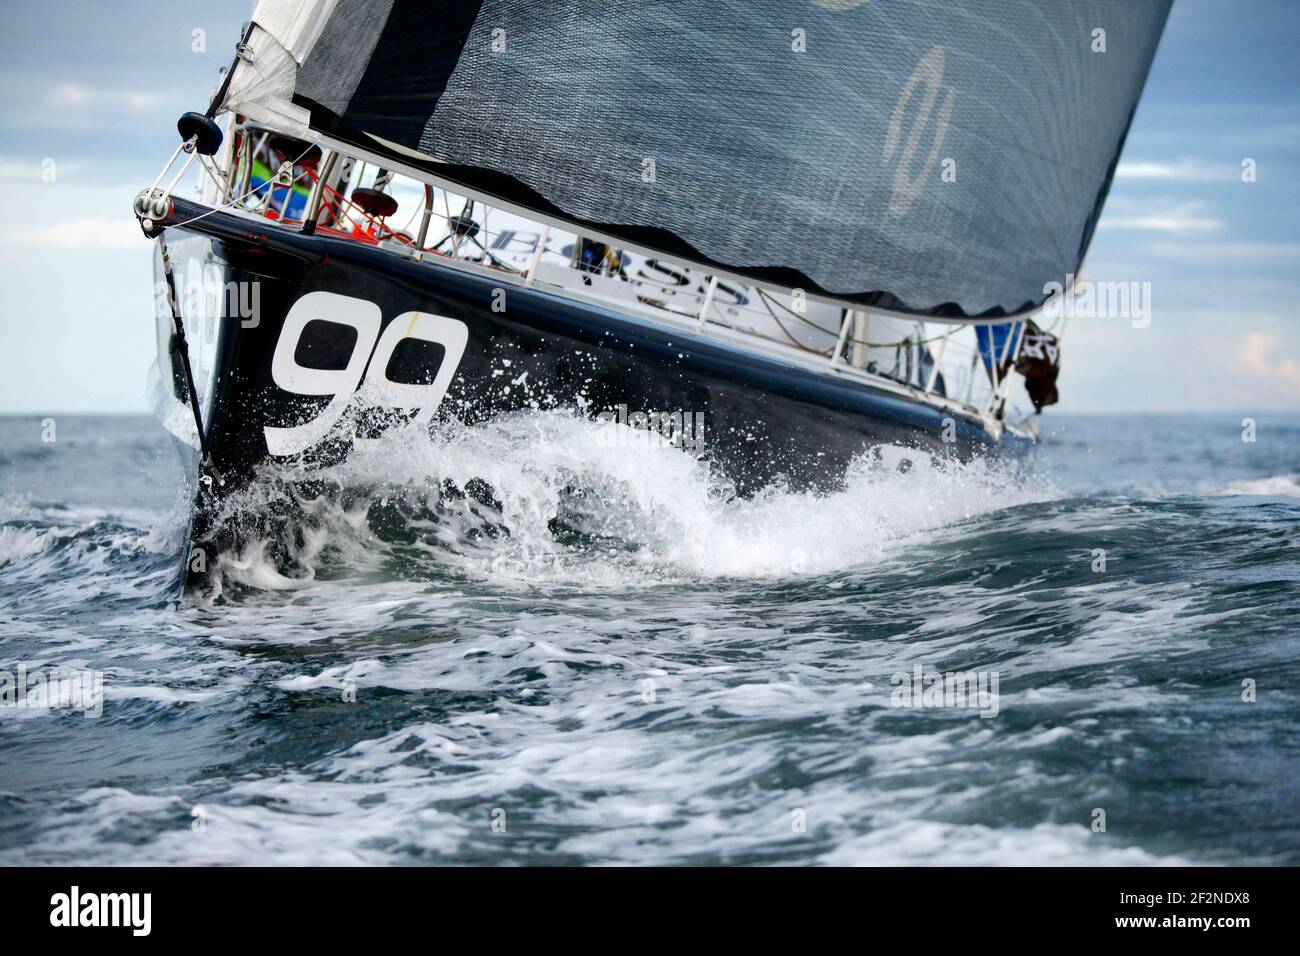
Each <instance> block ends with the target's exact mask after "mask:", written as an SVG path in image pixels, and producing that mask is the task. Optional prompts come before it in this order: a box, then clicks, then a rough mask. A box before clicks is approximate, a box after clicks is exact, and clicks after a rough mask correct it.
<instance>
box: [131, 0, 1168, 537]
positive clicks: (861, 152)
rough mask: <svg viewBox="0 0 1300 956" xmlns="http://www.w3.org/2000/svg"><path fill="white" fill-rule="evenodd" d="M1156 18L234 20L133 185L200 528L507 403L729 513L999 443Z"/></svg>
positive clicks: (669, 15)
mask: <svg viewBox="0 0 1300 956" xmlns="http://www.w3.org/2000/svg"><path fill="white" fill-rule="evenodd" d="M1169 5H1170V4H1169V0H1075V2H1072V3H1069V4H1064V3H1062V4H1047V5H1044V4H1042V3H1041V2H1039V0H981V2H979V3H969V4H962V3H952V2H950V0H871V2H869V3H868V2H861V0H856V2H855V0H809V2H804V3H793V4H792V3H789V2H784V0H782V2H776V0H709V2H708V3H704V2H698V0H678V2H667V0H604V2H602V3H599V4H595V3H585V2H582V0H550V2H537V0H531V2H522V0H479V2H472V0H456V2H450V0H420V2H417V0H365V2H362V0H259V2H258V3H257V4H256V7H255V9H254V11H253V14H252V18H251V20H250V22H249V23H248V24H247V25H246V27H245V29H244V31H243V34H242V37H241V39H240V41H239V43H238V44H237V46H236V49H235V51H234V54H233V59H232V62H231V65H230V67H229V68H228V69H227V70H226V71H225V73H224V76H223V78H222V81H221V83H220V86H219V88H218V89H217V91H216V92H215V94H214V96H213V98H212V100H211V102H210V104H209V105H208V107H207V108H206V110H204V111H202V112H199V111H195V112H191V113H187V114H185V115H184V116H182V117H181V118H180V120H179V122H178V124H177V128H178V132H179V136H180V143H179V145H178V146H177V147H176V151H175V152H174V153H173V154H172V156H171V158H170V160H169V161H168V162H167V163H166V164H165V165H164V167H163V169H162V171H161V172H160V173H159V174H158V176H157V178H156V179H155V181H154V183H153V184H152V185H151V186H149V187H148V188H146V189H144V190H142V191H141V192H140V193H139V194H138V195H137V197H136V199H135V203H134V211H135V214H136V216H137V218H138V220H139V222H140V225H141V228H142V230H143V232H144V234H145V235H146V236H147V237H148V238H149V239H151V240H152V241H153V242H154V244H155V246H156V253H155V273H156V275H155V281H156V286H155V288H156V289H157V295H156V296H155V303H156V321H157V329H158V355H157V361H156V363H155V366H154V369H153V371H152V372H151V376H150V386H149V387H150V395H151V401H152V404H153V407H154V409H155V412H156V413H157V415H158V417H159V418H160V419H161V421H162V422H163V423H164V425H165V426H166V427H167V428H168V430H169V431H171V433H172V434H173V435H174V436H175V437H176V439H177V441H178V443H179V444H180V447H181V448H182V451H183V454H184V456H185V459H186V461H187V466H188V467H189V469H190V472H191V474H192V476H193V478H194V480H195V483H196V488H197V492H196V494H195V501H196V508H195V521H194V537H195V540H196V542H201V543H202V542H210V543H213V545H214V546H217V545H218V544H219V542H217V540H216V539H217V537H218V533H219V529H218V528H217V526H216V523H215V522H214V521H213V519H212V515H213V514H214V513H215V511H216V510H217V507H218V505H219V502H220V501H221V500H222V499H223V497H225V496H228V495H230V494H232V493H233V492H235V491H237V490H238V489H240V488H242V487H245V486H247V485H248V484H249V483H250V482H255V481H257V480H259V479H258V476H259V475H260V474H261V473H262V471H263V469H264V468H266V467H267V466H278V465H289V466H292V468H294V469H296V470H297V471H298V473H310V470H311V469H312V468H313V467H319V466H325V465H328V464H330V463H334V462H338V461H340V460H342V459H345V458H346V457H347V456H348V455H349V454H350V453H351V451H352V450H354V449H355V448H356V447H357V446H358V444H360V443H363V442H374V441H378V440H381V439H382V438H383V437H384V435H386V434H388V433H389V432H392V431H394V430H404V431H406V432H409V433H413V434H423V435H426V436H427V435H428V434H430V433H431V432H433V431H436V430H439V429H456V428H475V427H477V426H481V425H482V424H483V423H485V422H489V421H492V420H493V419H496V418H498V417H500V416H504V415H510V414H515V413H520V412H524V411H526V410H529V409H568V410H571V411H572V412H573V413H574V414H578V415H582V416H585V417H588V418H591V419H595V420H602V421H604V422H605V423H607V424H608V425H610V426H611V427H616V428H623V429H633V430H642V431H649V432H654V433H656V434H657V435H658V436H659V437H660V438H661V439H662V440H663V441H664V442H665V443H667V444H669V445H672V446H675V447H676V448H678V449H679V450H680V451H681V452H682V453H683V454H690V455H694V456H697V457H699V458H701V459H704V460H707V462H708V464H709V467H711V468H714V469H717V470H718V472H719V473H720V474H722V475H725V477H726V479H727V481H728V482H729V483H730V487H732V488H733V489H734V491H735V493H736V494H741V495H746V494H753V493H755V492H756V491H758V490H760V489H762V488H764V487H766V486H768V485H770V484H771V483H773V482H782V483H785V484H787V485H790V486H793V487H802V488H812V489H826V488H833V487H835V486H836V483H837V482H839V481H841V480H842V479H843V476H844V474H845V470H846V469H847V468H848V467H849V465H850V463H851V462H853V461H854V460H855V459H857V458H859V457H860V456H862V455H863V454H881V453H882V450H883V449H893V450H898V449H904V450H908V449H913V450H917V451H924V452H926V453H930V454H935V455H944V456H953V457H956V458H959V459H965V458H969V457H970V456H974V455H1003V454H1015V453H1018V452H1021V451H1023V450H1024V449H1026V448H1028V447H1030V446H1031V445H1032V444H1033V442H1034V437H1035V429H1034V427H1033V425H1034V418H1033V415H1030V414H1026V415H1024V416H1019V415H1017V413H1015V412H1014V411H1013V410H1012V405H1013V401H1012V388H1013V385H1014V383H1015V381H1016V378H1017V373H1019V374H1020V375H1023V376H1024V380H1025V386H1026V389H1027V391H1028V394H1029V397H1030V399H1031V401H1032V403H1033V405H1034V406H1035V408H1034V412H1035V413H1037V412H1039V411H1041V409H1042V407H1043V406H1044V405H1047V404H1050V403H1052V402H1054V401H1055V400H1056V389H1055V380H1056V372H1057V368H1058V366H1059V356H1060V350H1059V336H1060V332H1061V331H1062V330H1061V329H1060V328H1059V327H1057V326H1053V325H1052V324H1051V323H1050V322H1048V321H1047V320H1046V319H1045V318H1044V316H1045V314H1047V309H1048V306H1050V305H1051V304H1052V301H1053V296H1054V295H1058V294H1063V295H1066V296H1068V295H1070V294H1071V293H1072V289H1071V286H1070V282H1072V281H1073V277H1074V276H1076V275H1079V274H1081V269H1082V265H1083V260H1084V257H1085V255H1086V253H1087V249H1088V246H1089V243H1090V240H1091V238H1092V234H1093V231H1094V228H1095V226H1096V223H1097V219H1098V216H1099V214H1100V212H1101V209H1102V205H1103V203H1104V201H1105V198H1106V194H1107V191H1108V188H1109V185H1110V181H1111V178H1112V176H1113V174H1114V171H1115V167H1116V164H1117V162H1118V158H1119V155H1120V151H1121V149H1122V147H1123V143H1124V139H1125V136H1126V133H1127V131H1128V128H1129V125H1130V123H1131V120H1132V117H1133V113H1134V110H1135V108H1136V104H1137V102H1138V99H1139V96H1140V93H1141V90H1142V87H1143V84H1144V82H1145V78H1146V75H1147V71H1148V69H1149V66H1150V64H1151V61H1152V58H1153V56H1154V53H1155V49H1156V45H1157V42H1158V39H1159V36H1160V33H1161V31H1162V29H1163V25H1164V21H1165V18H1166V16H1167V14H1168V9H1169ZM187 175H189V176H194V175H197V178H198V189H197V195H194V196H191V197H187V196H182V195H180V194H179V192H180V189H179V186H180V184H181V182H182V180H184V179H185V178H186V176H187ZM1052 289H1056V290H1063V292H1061V293H1052V292H1049V290H1052ZM1058 311H1059V310H1058ZM899 464H900V467H901V466H905V465H906V459H905V455H904V457H903V458H902V459H900V461H899Z"/></svg>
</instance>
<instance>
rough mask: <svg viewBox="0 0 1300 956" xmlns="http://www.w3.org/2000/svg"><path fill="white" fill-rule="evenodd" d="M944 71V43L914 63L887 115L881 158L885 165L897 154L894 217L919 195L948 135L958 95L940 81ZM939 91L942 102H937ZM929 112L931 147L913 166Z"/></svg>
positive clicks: (892, 195)
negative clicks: (911, 110)
mask: <svg viewBox="0 0 1300 956" xmlns="http://www.w3.org/2000/svg"><path fill="white" fill-rule="evenodd" d="M943 73H944V52H943V47H941V46H934V47H931V48H930V50H929V52H927V53H926V54H925V56H923V57H921V60H920V62H919V63H917V64H916V69H914V70H913V71H912V75H911V77H910V78H909V79H908V81H907V84H906V85H905V86H904V87H903V92H902V93H900V94H899V97H898V102H897V103H896V104H895V105H894V112H893V115H892V116H891V117H890V119H889V131H888V133H887V134H886V135H885V149H884V156H883V158H882V160H881V162H882V165H885V166H888V165H889V164H890V163H891V162H893V160H894V157H895V156H896V155H897V157H898V166H897V168H896V169H895V170H894V181H893V184H892V187H891V192H890V196H889V214H890V215H891V216H894V217H896V218H897V217H900V216H903V215H904V214H906V212H907V210H908V209H909V208H910V207H911V205H912V203H913V202H915V201H916V199H917V197H918V196H920V195H921V192H922V190H923V189H924V188H925V183H926V179H927V177H928V176H929V175H930V171H931V170H932V169H934V164H935V163H936V162H937V161H938V159H939V150H941V149H943V140H944V137H945V136H947V135H948V122H949V120H950V119H951V118H952V107H953V103H954V102H955V101H956V99H957V91H956V90H955V89H953V88H952V87H951V86H948V87H945V86H944V85H943ZM922 86H924V88H925V91H924V93H922V94H921V100H920V104H919V105H918V106H917V109H916V115H915V117H914V118H913V120H912V126H911V129H910V130H908V133H907V137H906V139H904V137H903V118H904V116H905V115H906V114H907V111H908V107H909V106H910V105H911V103H912V100H913V98H914V97H915V96H916V95H917V90H918V89H920V88H921V87H922ZM941 93H942V94H943V102H942V103H939V95H940V94H941ZM936 103H938V104H939V109H938V113H937V115H936V114H935V104H936ZM932 115H933V116H934V118H935V123H934V134H933V138H932V139H931V141H930V149H929V151H928V152H927V153H926V154H925V160H924V161H923V162H922V163H921V165H920V168H919V169H914V168H913V167H914V166H915V163H916V156H917V152H918V151H919V150H920V148H921V141H922V139H923V138H924V136H925V132H926V129H927V127H928V126H929V125H930V117H931V116H932Z"/></svg>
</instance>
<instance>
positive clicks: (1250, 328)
mask: <svg viewBox="0 0 1300 956" xmlns="http://www.w3.org/2000/svg"><path fill="white" fill-rule="evenodd" d="M0 3H2V4H3V7H4V18H3V19H4V23H5V30H4V31H3V33H0V205H2V206H3V208H4V209H5V210H6V211H7V213H8V215H7V222H8V227H7V229H6V230H5V231H4V234H3V235H0V295H2V296H3V299H2V300H0V304H2V305H3V313H2V315H0V413H16V412H19V413H38V412H143V411H146V410H147V408H146V403H145V397H144V382H145V376H146V373H147V371H148V368H149V365H150V363H151V362H152V360H153V351H154V348H155V340H154V330H153V311H152V305H151V298H150V295H151V288H152V273H151V255H152V249H151V246H150V243H148V242H147V241H145V240H144V239H143V237H142V236H141V235H140V232H139V229H138V227H137V226H136V223H135V220H134V218H133V216H132V215H131V210H130V207H131V199H132V197H133V196H134V195H135V193H136V192H137V191H138V190H139V189H141V188H142V187H144V186H147V185H149V183H151V182H152V181H153V179H154V176H155V175H156V174H157V171H158V169H159V168H160V166H161V165H162V163H163V161H164V160H165V159H166V158H167V156H168V155H170V153H171V150H172V149H174V148H175V145H176V132H175V120H176V117H178V116H179V115H180V114H181V113H183V112H185V111H186V110H190V109H199V110H202V109H203V108H205V107H206V105H207V102H208V98H209V95H210V93H211V91H212V89H213V88H214V87H215V85H216V83H217V81H218V71H219V70H220V69H221V68H222V67H224V66H225V65H226V64H227V63H228V62H229V60H230V56H231V52H232V50H233V46H234V43H235V41H236V40H237V39H238V36H239V31H240V26H241V24H242V23H243V22H244V21H245V20H246V19H247V18H248V16H249V14H250V12H251V10H252V2H251V0H206V2H195V0H166V2H160V0H120V2H113V3H88V2H85V0H78V2H65V0H44V2H42V3H40V4H32V3H26V2H24V3H21V4H19V3H17V2H15V0H0ZM195 31H203V32H202V33H201V34H199V35H197V36H196V33H195ZM1297 63H1300V0H1175V3H1174V8H1173V12H1172V14H1171V15H1170V19H1169V23H1168V26H1167V28H1166V30H1165V34H1164V37H1163V39H1162V40H1161V44H1160V49H1159V52H1158V54H1157V56H1156V60H1155V63H1154V65H1153V67H1152V70H1151V74H1150V77H1149V79H1148V82H1147V88H1146V92H1145V95H1144V97H1143V100H1142V103H1141V105H1140V107H1139V109H1138V112H1137V115H1136V118H1135V120H1134V123H1133V127H1132V129H1131V131H1130V133H1129V138H1128V142H1127V144H1126V146H1125V150H1124V154H1123V157H1122V161H1121V164H1120V167H1119V170H1118V173H1117V176H1116V179H1115V182H1114V185H1113V186H1112V189H1111V194H1110V199H1109V201H1108V203H1107V205H1106V210H1105V212H1104V214H1103V217H1102V220H1101V222H1100V224H1099V226H1098V229H1097V232H1096V235H1095V237H1094V239H1093V244H1092V248H1091V251H1090V252H1089V255H1088V259H1087V262H1086V275H1087V277H1088V278H1090V279H1092V280H1093V281H1096V282H1109V281H1120V282H1149V283H1151V285H1150V290H1151V323H1150V325H1149V327H1146V328H1133V326H1132V323H1131V322H1129V321H1128V320H1124V319H1115V318H1076V319H1073V320H1072V321H1071V324H1070V326H1069V328H1068V332H1067V335H1066V337H1065V340H1064V342H1063V350H1062V372H1061V379H1060V383H1059V384H1060V389H1061V393H1062V404H1061V406H1060V407H1061V409H1063V410H1068V411H1076V412H1121V411H1133V412H1143V411H1147V412H1166V411H1234V412H1237V411H1243V412H1250V411H1255V412H1264V411H1279V410H1288V411H1297V410H1300V322H1298V321H1297V316H1296V305H1297V302H1300V295H1298V294H1297V293H1300V66H1297ZM1247 159H1250V160H1254V168H1255V171H1256V176H1255V181H1254V182H1243V181H1242V163H1243V161H1245V160H1247ZM51 172H52V173H53V181H52V182H51V181H46V180H48V179H50V178H51Z"/></svg>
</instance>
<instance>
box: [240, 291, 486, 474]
mask: <svg viewBox="0 0 1300 956" xmlns="http://www.w3.org/2000/svg"><path fill="white" fill-rule="evenodd" d="M313 321H319V322H333V323H335V324H337V325H346V326H349V327H350V328H352V329H355V330H356V333H357V341H356V344H355V345H354V346H353V349H352V355H351V357H350V358H349V359H348V364H347V367H346V368H342V369H315V368H306V367H304V366H302V365H299V364H298V361H297V358H296V357H295V355H296V353H297V351H298V343H299V341H300V340H301V338H302V332H303V329H305V328H306V327H307V324H308V323H309V322H313ZM382 324H383V314H382V312H381V311H380V309H379V306H377V305H375V304H374V303H373V302H367V301H366V300H365V299H356V298H353V297H352V296H346V295H338V294H336V293H333V292H309V293H308V294H307V295H305V296H303V297H302V298H301V299H299V300H298V301H297V302H295V303H294V304H293V306H292V307H291V308H290V309H289V314H288V315H286V316H285V319H284V327H283V328H282V329H281V330H280V338H279V340H278V341H277V342H276V345H275V355H274V356H273V357H272V359H271V378H272V380H273V381H274V382H275V384H276V385H278V386H279V387H280V388H282V389H284V390H285V391H286V392H292V393H294V394H296V395H332V396H334V397H333V398H332V399H331V401H330V403H329V404H328V405H327V406H326V407H325V408H324V409H323V410H322V411H321V413H320V414H319V415H318V416H316V417H315V418H313V419H312V420H311V421H308V422H304V423H303V424H301V425H294V426H291V427H288V428H279V427H275V426H272V425H267V426H265V428H264V432H265V435H266V449H267V451H269V452H270V453H271V454H272V455H295V454H297V453H299V452H301V451H305V450H306V449H308V448H310V447H311V446H312V445H315V444H316V443H317V442H319V441H320V440H321V439H323V438H324V437H325V436H326V435H327V434H329V430H330V429H331V428H333V427H334V424H335V423H336V422H337V421H338V420H339V418H341V417H342V415H343V412H344V411H345V410H346V409H347V407H348V405H349V403H351V401H352V400H353V397H354V396H355V397H356V398H357V400H358V401H361V402H364V403H366V404H369V405H377V406H380V407H383V408H407V409H410V408H415V409H418V412H417V413H416V415H415V417H414V418H413V419H412V424H427V423H428V422H429V420H430V419H431V418H432V417H433V413H434V412H435V411H437V410H438V406H439V405H440V404H442V400H443V397H444V396H446V394H447V389H448V387H449V386H450V385H451V379H452V376H454V375H455V374H456V369H457V368H458V367H459V366H460V360H461V357H462V356H463V355H464V354H465V344H466V342H467V341H468V340H469V329H468V328H467V327H466V326H465V323H464V322H461V321H459V320H458V319H452V318H448V317H447V316H444V315H432V314H430V313H427V312H404V313H403V314H401V315H399V316H398V317H397V318H396V319H394V320H393V321H392V322H390V323H389V325H388V328H387V329H385V330H384V334H383V335H382V336H380V334H379V329H380V326H381V325H382ZM408 338H414V339H422V340H424V341H426V342H436V343H437V344H439V345H441V346H442V347H443V349H444V350H445V354H444V356H443V359H442V364H441V365H440V366H439V367H438V374H437V375H436V376H435V377H434V380H433V382H432V383H430V384H428V385H409V384H406V383H402V382H394V381H391V380H390V379H389V378H388V363H389V360H390V359H392V357H393V352H394V350H395V349H396V348H397V346H398V343H400V342H401V341H402V340H403V339H408ZM367 364H368V365H369V366H370V374H369V375H366V376H365V382H364V384H363V383H362V376H363V375H365V372H366V367H367Z"/></svg>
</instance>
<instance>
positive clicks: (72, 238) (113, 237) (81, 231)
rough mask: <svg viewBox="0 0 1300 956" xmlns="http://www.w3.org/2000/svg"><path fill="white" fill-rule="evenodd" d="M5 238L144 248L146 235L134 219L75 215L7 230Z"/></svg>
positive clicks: (25, 242)
mask: <svg viewBox="0 0 1300 956" xmlns="http://www.w3.org/2000/svg"><path fill="white" fill-rule="evenodd" d="M3 241H4V242H7V243H11V244H21V245H37V246H64V247H68V248H83V249H85V248H89V249H124V248H127V247H129V246H134V247H136V248H143V246H144V242H145V240H144V237H143V236H142V235H141V233H140V227H139V226H138V225H137V224H136V222H135V220H134V219H130V218H122V219H96V218H84V219H72V220H69V221H67V222H56V223H51V224H50V225H48V226H41V227H40V228H38V229H32V230H28V231H17V232H9V233H6V234H5V236H4V239H3Z"/></svg>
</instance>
